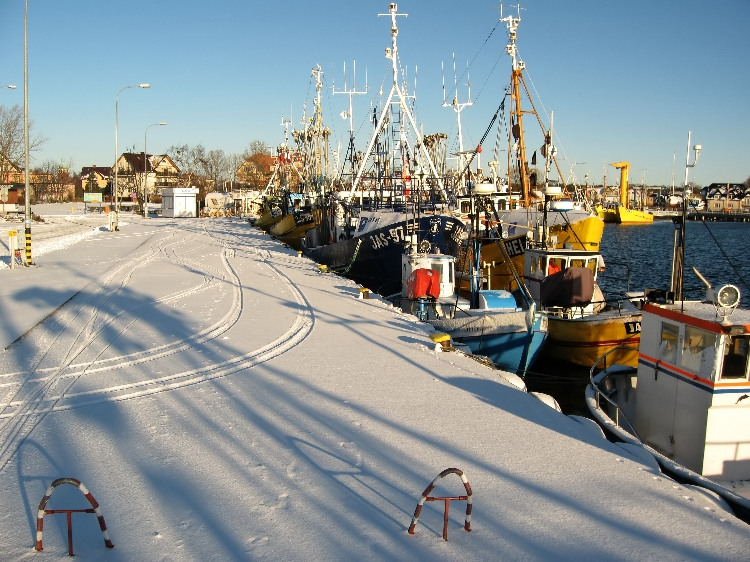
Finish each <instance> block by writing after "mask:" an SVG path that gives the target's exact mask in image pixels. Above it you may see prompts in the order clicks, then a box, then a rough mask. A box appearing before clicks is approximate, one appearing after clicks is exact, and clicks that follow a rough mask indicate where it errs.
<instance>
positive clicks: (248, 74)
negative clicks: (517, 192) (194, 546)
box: [0, 0, 750, 185]
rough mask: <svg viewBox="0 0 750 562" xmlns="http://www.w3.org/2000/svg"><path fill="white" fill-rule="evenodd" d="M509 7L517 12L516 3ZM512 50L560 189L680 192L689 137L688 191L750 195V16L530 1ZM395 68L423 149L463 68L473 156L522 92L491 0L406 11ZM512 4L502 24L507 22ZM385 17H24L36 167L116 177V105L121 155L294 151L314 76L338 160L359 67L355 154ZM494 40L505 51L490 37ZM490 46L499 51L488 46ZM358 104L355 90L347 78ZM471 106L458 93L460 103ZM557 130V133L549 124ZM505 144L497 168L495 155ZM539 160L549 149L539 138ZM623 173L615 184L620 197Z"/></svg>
mask: <svg viewBox="0 0 750 562" xmlns="http://www.w3.org/2000/svg"><path fill="white" fill-rule="evenodd" d="M513 4H514V5H515V2H513ZM522 7H523V8H524V9H523V11H522V21H521V24H520V28H519V39H518V46H519V50H520V54H521V58H522V59H523V61H524V62H525V63H526V66H527V69H528V74H527V77H528V78H530V83H529V84H530V86H532V83H533V86H532V87H535V88H536V90H537V91H538V94H539V96H540V98H541V102H542V104H543V107H544V109H546V110H547V111H550V110H552V111H554V116H555V117H554V122H555V132H556V137H557V146H558V149H559V151H560V156H561V157H562V162H561V165H562V167H563V168H564V175H567V174H568V172H569V167H570V164H571V163H573V162H582V163H584V164H578V165H576V166H575V170H576V175H577V177H578V179H579V181H583V176H584V174H585V173H588V174H589V176H590V178H591V181H592V182H597V183H598V182H601V179H602V172H603V168H604V164H605V163H612V162H616V161H622V160H626V161H629V162H630V163H631V183H636V184H640V183H641V181H642V179H643V177H644V176H645V181H646V183H647V184H665V185H670V184H671V182H672V175H673V172H672V171H673V157H674V155H675V153H676V167H674V169H675V174H674V175H675V182H676V184H677V185H681V184H682V182H683V180H684V175H685V154H686V147H687V135H688V131H689V130H692V131H693V142H694V143H700V144H701V145H702V146H703V152H702V154H701V157H700V162H699V164H698V166H697V167H695V168H694V169H692V170H691V171H690V180H691V181H695V182H696V183H698V184H700V185H707V184H709V183H711V182H714V181H722V182H724V181H731V182H743V181H745V179H746V178H748V176H750V157H749V156H748V155H749V154H750V150H749V149H750V140H748V139H749V133H750V109H749V108H748V104H749V102H750V56H749V54H750V33H749V32H750V1H748V0H717V1H708V0H659V1H657V2H654V1H653V0H630V1H615V0H566V1H560V0H527V1H526V2H523V3H522ZM398 9H399V12H400V13H406V14H408V17H401V18H398V25H399V31H400V33H399V50H400V55H401V61H402V63H403V65H404V66H405V67H406V68H407V69H408V76H409V80H410V84H411V85H412V86H413V80H414V75H415V69H416V76H417V120H418V121H419V123H420V124H421V125H423V127H424V132H425V133H434V132H444V133H447V134H448V135H449V150H450V151H454V150H456V148H457V141H456V128H457V127H456V114H455V112H453V111H452V110H450V109H448V108H444V107H442V103H443V90H442V78H441V64H443V63H444V64H445V68H446V70H445V80H446V86H447V90H448V96H449V97H450V96H451V95H452V94H453V92H452V91H451V90H452V89H453V86H452V84H453V72H452V57H453V54H454V53H455V57H456V61H457V67H458V72H459V74H463V76H460V77H459V78H460V81H461V82H463V83H465V82H466V80H467V77H466V75H465V74H464V72H465V69H466V65H467V62H468V61H471V66H470V70H469V78H470V81H471V84H472V88H471V93H472V98H473V101H474V105H472V106H471V107H469V108H467V109H465V110H464V111H463V112H462V113H461V117H462V122H463V129H464V136H465V145H466V147H469V146H472V145H475V144H476V143H477V142H478V141H479V139H480V138H481V136H482V134H483V133H484V131H485V129H486V128H487V126H488V124H489V121H490V119H491V117H492V114H493V113H494V111H495V109H496V108H497V106H498V105H499V102H500V100H501V97H502V95H503V88H504V87H505V86H506V85H507V83H508V79H509V75H510V61H509V57H508V56H507V55H506V54H505V45H506V43H507V35H506V32H505V28H504V26H503V25H502V24H500V25H498V19H499V3H498V2H496V1H495V0H467V1H466V2H456V1H455V0H454V1H447V0H430V1H427V0H418V1H417V0H411V1H403V2H399V3H398ZM511 9H512V8H511V3H510V2H506V3H505V5H504V10H505V12H506V13H507V12H508V11H509V10H511ZM387 12H388V2H386V1H384V0H359V1H356V2H352V1H351V0H349V1H339V0H335V1H334V0H330V1H329V0H321V1H318V2H314V1H310V0H305V1H301V0H286V1H284V2H236V1H228V0H214V1H213V2H210V3H209V2H203V1H201V2H197V1H194V0H180V1H177V0H131V1H130V2H127V3H121V2H120V3H117V2H102V1H101V0H97V1H94V0H77V1H73V2H60V1H57V0H29V110H30V117H31V120H32V123H33V133H35V134H37V135H42V136H44V137H46V138H47V139H48V140H47V142H46V143H45V144H44V146H43V148H42V149H41V150H40V151H38V152H37V153H35V154H33V157H32V165H34V164H41V163H42V162H44V161H46V160H55V161H60V162H65V163H67V164H70V165H71V167H72V168H73V169H74V170H77V171H80V169H81V167H83V166H89V165H93V164H96V165H98V166H110V165H112V163H113V161H114V152H115V148H114V136H115V135H114V129H115V97H116V95H117V92H118V91H119V90H120V88H122V87H123V86H128V85H133V84H138V83H141V82H148V83H150V84H151V89H150V90H138V89H134V90H125V91H124V92H122V94H121V95H120V103H119V149H120V152H123V151H125V150H128V149H131V148H133V147H135V149H136V150H137V151H142V150H143V141H144V131H145V129H146V127H147V126H148V125H150V124H152V123H158V122H160V121H166V122H168V125H167V126H166V127H153V128H151V129H149V131H148V149H149V152H152V153H154V152H156V153H158V152H163V151H165V150H166V149H167V148H168V147H169V146H172V145H177V144H189V145H197V144H202V145H203V146H205V147H206V149H208V150H212V149H221V150H223V151H225V152H226V153H227V154H234V153H240V152H242V151H243V150H244V149H245V148H247V147H248V145H249V143H250V142H251V141H253V140H262V141H264V142H266V143H267V144H268V145H271V146H275V145H277V144H278V143H279V142H281V141H282V140H283V128H282V127H281V125H280V124H281V118H282V114H283V115H284V117H285V118H290V117H291V119H292V126H293V127H299V120H300V118H301V117H302V111H303V105H304V103H305V102H306V101H307V102H308V107H311V103H310V102H311V100H312V97H313V95H314V82H313V80H312V78H311V70H312V69H313V68H314V67H315V66H316V65H318V64H320V65H321V66H322V68H323V71H324V72H325V76H324V84H325V86H326V89H325V92H324V101H323V111H324V119H325V121H326V124H327V125H328V126H329V127H330V128H331V129H332V130H333V131H334V134H333V143H332V144H333V145H334V148H335V145H336V144H337V143H338V142H341V144H342V146H343V147H344V148H345V146H346V142H347V139H348V121H346V120H343V119H342V118H341V117H340V116H339V114H340V113H341V111H343V110H344V109H346V107H347V106H348V96H346V95H332V93H331V86H332V84H335V86H336V89H337V90H341V89H343V87H344V80H343V78H344V76H343V69H344V64H345V63H346V66H347V69H349V70H351V65H352V61H354V60H356V61H357V87H358V88H359V89H362V88H363V87H364V85H365V80H364V79H365V70H366V72H367V82H368V87H369V92H370V93H369V94H368V95H363V96H355V97H354V102H355V106H354V108H355V109H354V116H355V122H356V123H355V129H356V130H357V133H358V137H357V139H358V140H357V145H358V148H360V149H363V148H364V146H365V144H366V142H367V140H368V136H369V133H370V126H369V123H368V122H367V118H368V117H369V110H370V107H371V103H372V101H373V99H374V96H376V94H377V92H378V89H379V87H380V85H381V83H383V80H384V79H385V90H386V93H387V90H388V89H389V88H390V76H389V75H388V73H387V72H388V66H387V63H388V61H386V59H385V58H384V55H383V53H384V49H385V47H388V46H389V45H390V33H389V28H390V19H389V18H388V17H378V14H387ZM23 24H24V0H2V2H0V84H9V83H13V84H16V85H17V86H18V89H16V90H8V89H2V90H0V104H3V105H14V104H16V103H18V104H23V89H22V86H23ZM496 26H497V29H496V30H495V32H494V33H491V32H492V30H493V28H495V27H496ZM488 38H489V39H488ZM347 86H349V87H351V86H352V84H351V76H350V77H349V83H348V84H347ZM465 97H466V87H465V85H461V84H459V100H460V101H464V100H465ZM545 120H546V119H545ZM494 139H495V132H494V130H493V132H492V133H490V135H489V137H488V139H487V141H486V142H485V154H487V153H489V151H491V150H492V149H493V147H494V146H495V140H494ZM529 143H530V145H531V147H532V149H533V148H534V147H536V146H537V145H541V140H537V137H536V136H532V137H531V138H530V139H529ZM617 174H618V172H617V170H615V169H614V168H612V167H608V170H607V177H608V183H615V182H616V180H617Z"/></svg>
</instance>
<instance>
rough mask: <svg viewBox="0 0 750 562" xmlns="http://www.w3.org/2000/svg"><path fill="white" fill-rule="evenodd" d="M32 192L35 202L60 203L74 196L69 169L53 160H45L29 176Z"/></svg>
mask: <svg viewBox="0 0 750 562" xmlns="http://www.w3.org/2000/svg"><path fill="white" fill-rule="evenodd" d="M31 178H32V183H33V192H34V196H35V198H36V200H37V201H45V202H49V203H60V202H65V201H70V200H72V199H73V198H74V196H75V188H74V184H73V178H71V176H70V171H69V168H68V167H67V166H66V165H65V164H60V163H59V162H55V161H54V160H47V161H45V162H44V163H43V164H42V165H41V166H39V167H38V168H35V169H34V170H33V173H32V174H31Z"/></svg>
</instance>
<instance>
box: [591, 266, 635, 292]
mask: <svg viewBox="0 0 750 562" xmlns="http://www.w3.org/2000/svg"><path fill="white" fill-rule="evenodd" d="M606 265H607V269H609V266H611V265H614V266H617V267H624V268H625V272H626V275H625V291H624V292H626V293H627V292H629V291H630V266H629V265H628V264H627V263H625V262H618V261H609V260H607V264H606ZM598 278H599V279H602V278H604V279H605V280H609V279H612V280H618V281H619V280H621V279H622V276H621V275H614V274H612V275H609V272H608V271H605V272H604V273H600V274H599V275H598Z"/></svg>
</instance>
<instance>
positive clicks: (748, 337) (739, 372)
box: [633, 285, 750, 480]
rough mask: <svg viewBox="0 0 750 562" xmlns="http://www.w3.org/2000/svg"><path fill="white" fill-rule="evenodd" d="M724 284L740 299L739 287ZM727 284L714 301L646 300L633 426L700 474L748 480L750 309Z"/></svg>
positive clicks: (673, 457)
mask: <svg viewBox="0 0 750 562" xmlns="http://www.w3.org/2000/svg"><path fill="white" fill-rule="evenodd" d="M726 287H730V288H731V289H730V291H729V292H730V297H731V298H732V299H735V296H734V295H735V294H736V301H737V302H738V301H739V291H737V289H736V288H735V287H733V286H731V285H730V286H726ZM726 287H725V288H726ZM725 288H722V289H721V290H720V291H719V293H718V294H719V296H718V298H716V299H715V301H716V302H715V303H712V302H705V301H704V302H684V303H682V302H677V303H675V304H654V303H647V304H645V305H644V308H643V318H642V332H641V344H640V350H639V358H638V372H637V380H636V385H635V386H636V394H637V399H636V401H635V413H634V419H633V425H634V428H635V430H636V431H637V433H638V435H639V436H640V438H641V439H642V440H643V441H644V442H645V443H647V444H649V445H651V446H652V447H654V448H655V449H657V450H658V451H660V452H662V453H663V454H665V455H666V456H668V457H670V458H672V459H674V460H675V461H677V462H679V463H680V464H682V465H684V466H686V467H688V468H689V469H691V470H693V471H694V472H697V473H698V474H702V475H703V476H706V477H708V478H711V479H714V480H717V479H718V480H747V479H750V382H749V381H748V356H749V355H750V311H747V310H745V309H737V310H734V308H733V306H736V302H731V303H730V302H727V296H726V293H724V295H722V293H721V291H722V290H723V289H725ZM735 292H736V293H735ZM725 305H726V306H725ZM732 305H733V306H732Z"/></svg>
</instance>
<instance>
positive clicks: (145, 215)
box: [143, 121, 167, 219]
mask: <svg viewBox="0 0 750 562" xmlns="http://www.w3.org/2000/svg"><path fill="white" fill-rule="evenodd" d="M166 124H167V122H166V121H162V122H161V123H153V124H151V125H149V126H148V127H146V130H145V131H143V218H145V219H147V218H148V145H147V144H146V140H147V138H146V134H147V133H148V130H149V129H150V128H151V127H157V126H159V125H166Z"/></svg>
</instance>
